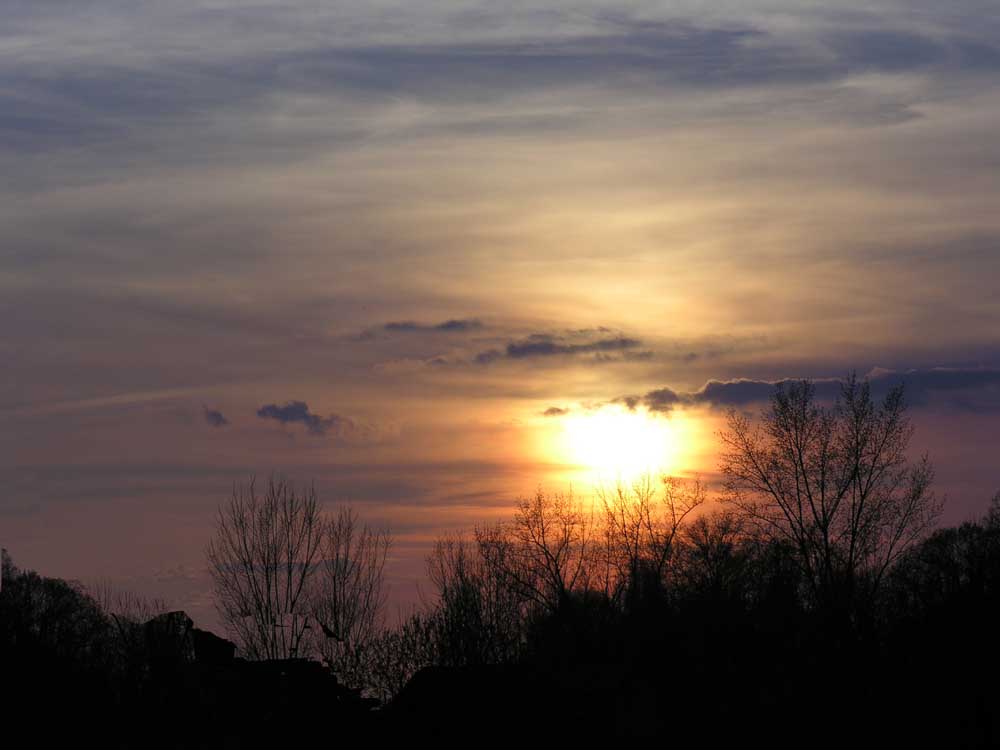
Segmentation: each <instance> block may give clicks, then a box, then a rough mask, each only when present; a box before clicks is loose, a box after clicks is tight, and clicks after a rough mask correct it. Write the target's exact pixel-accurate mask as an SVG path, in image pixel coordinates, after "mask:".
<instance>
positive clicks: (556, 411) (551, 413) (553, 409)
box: [542, 406, 569, 417]
mask: <svg viewBox="0 0 1000 750" xmlns="http://www.w3.org/2000/svg"><path fill="white" fill-rule="evenodd" d="M566 414H569V409H563V408H562V407H559V406H550V407H549V408H548V409H546V410H545V411H543V412H542V416H543V417H562V416H565V415H566Z"/></svg>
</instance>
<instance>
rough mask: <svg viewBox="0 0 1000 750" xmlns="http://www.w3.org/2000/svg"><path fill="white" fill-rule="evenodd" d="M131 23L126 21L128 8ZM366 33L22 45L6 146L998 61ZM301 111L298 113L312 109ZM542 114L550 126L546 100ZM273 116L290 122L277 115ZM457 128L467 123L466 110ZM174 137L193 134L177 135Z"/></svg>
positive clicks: (963, 42) (820, 38) (644, 40)
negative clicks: (404, 104) (224, 121)
mask: <svg viewBox="0 0 1000 750" xmlns="http://www.w3.org/2000/svg"><path fill="white" fill-rule="evenodd" d="M96 5H98V6H99V5H100V4H96ZM232 12H236V10H235V9H234V10H233V11H232ZM290 12H291V11H290ZM224 13H225V12H223V13H221V14H219V17H218V18H216V19H215V20H216V21H217V22H218V21H219V20H221V18H223V17H224ZM555 15H556V16H557V17H558V15H559V14H558V13H556V14H555ZM16 18H17V10H15V11H14V13H13V20H14V21H16ZM132 20H133V22H138V21H140V20H141V13H139V14H136V15H134V16H133V17H132ZM177 20H178V22H179V23H183V22H185V19H184V18H183V17H179V18H178V19H177ZM273 20H274V21H275V23H276V24H280V21H281V13H280V12H275V13H274V16H273ZM871 20H872V19H869V22H871ZM188 22H191V21H190V20H188ZM883 23H886V22H885V21H883ZM11 28H13V29H14V31H13V33H9V34H8V41H9V43H10V44H11V45H12V46H16V45H17V44H18V42H22V43H26V42H27V39H28V37H27V36H25V37H24V38H23V39H19V37H18V36H17V28H18V24H17V23H12V25H11ZM177 31H178V32H180V29H178V30H177ZM192 31H197V30H192ZM465 31H468V29H465ZM25 33H26V32H25ZM67 33H68V32H67ZM522 33H523V32H522ZM318 36H319V35H316V34H312V35H309V37H307V38H310V39H314V40H315V39H317V37H318ZM377 38H378V37H377V36H376V37H371V38H369V39H364V38H362V39H361V40H360V41H358V42H354V43H350V42H346V41H344V40H342V41H340V42H339V43H335V44H333V45H331V46H325V45H322V44H319V43H316V42H314V43H313V45H312V46H303V44H302V43H296V44H292V45H288V44H284V45H277V50H276V49H275V46H276V45H274V44H273V43H272V44H267V43H265V42H264V40H260V39H258V40H256V42H257V46H255V45H254V41H255V40H254V39H253V38H252V37H251V38H248V40H247V42H246V43H245V44H244V45H242V46H241V45H238V44H235V43H234V44H230V45H220V49H223V50H228V52H226V53H224V54H222V55H221V56H220V53H218V52H216V51H214V50H213V48H212V47H211V46H208V45H206V47H205V48H204V49H202V50H201V55H199V54H198V51H195V53H193V54H190V55H185V56H184V57H179V56H178V55H176V53H174V52H172V51H171V50H170V48H169V45H167V46H166V49H164V50H163V51H162V52H161V53H160V54H161V55H162V57H161V58H160V59H156V58H155V57H154V58H153V59H152V60H151V59H149V55H150V54H155V53H147V54H145V55H139V54H137V52H136V51H134V50H133V51H124V52H123V51H121V50H118V57H115V51H114V50H113V49H112V50H111V51H110V52H109V53H108V55H107V57H102V56H101V54H100V53H99V52H97V51H95V50H93V49H91V50H89V54H88V55H86V57H85V59H83V60H81V59H66V60H65V61H62V62H60V61H59V60H58V58H56V59H55V60H52V61H51V62H50V63H49V64H47V65H44V66H40V65H38V63H37V61H32V60H31V58H30V57H29V56H23V57H20V58H19V57H17V56H8V59H7V61H6V63H7V64H5V65H4V66H3V68H2V70H3V73H2V74H0V87H2V88H3V89H4V91H5V97H6V99H7V104H8V106H6V107H4V110H3V111H4V112H5V113H6V114H4V115H3V116H0V133H2V134H3V135H4V139H3V143H4V144H5V145H6V148H8V149H11V150H13V151H15V152H18V153H25V152H31V151H35V150H42V149H51V148H54V147H58V146H81V145H89V146H90V147H93V148H100V149H104V148H105V147H106V146H111V145H113V144H114V145H117V147H119V148H120V147H121V145H122V143H123V139H124V141H125V142H128V143H132V144H133V145H134V146H135V147H136V148H139V147H146V148H148V147H149V146H150V139H151V138H152V139H154V140H156V139H165V138H167V133H168V132H169V130H170V129H176V128H179V127H183V128H184V129H185V130H186V131H188V135H190V134H191V133H192V132H198V133H199V134H200V137H201V138H203V139H210V140H211V141H212V142H213V144H214V145H215V147H216V152H217V153H221V152H222V151H230V152H232V146H233V145H234V144H233V141H232V135H233V134H232V133H230V134H229V137H230V141H229V142H228V143H226V142H224V141H223V139H224V137H225V136H226V133H224V132H223V131H215V130H213V118H212V117H211V116H209V115H210V113H212V112H225V111H236V112H243V113H247V112H251V111H254V112H258V113H261V114H265V113H267V112H268V111H269V109H270V108H271V107H273V106H276V105H278V104H279V102H280V100H281V98H282V97H284V98H286V99H287V98H290V97H294V96H299V97H303V96H308V97H334V96H338V97H342V99H338V100H337V103H338V104H339V105H343V106H345V107H347V108H348V109H349V110H353V111H356V112H357V113H359V114H363V113H365V112H366V111H367V112H369V113H370V112H371V109H370V105H371V103H372V99H373V97H374V98H376V99H378V98H383V97H400V96H412V97H416V98H417V99H418V100H421V101H425V102H428V103H429V104H432V105H435V106H437V105H446V104H455V103H459V102H465V103H487V102H495V101H496V100H497V99H498V98H504V97H512V96H522V95H528V94H531V93H537V92H545V91H561V92H567V91H571V90H572V89H574V88H579V87H587V88H593V87H603V88H607V89H609V90H612V91H616V92H618V93H621V92H623V91H625V90H633V91H636V90H646V91H649V90H656V89H664V88H669V87H686V88H697V89H698V90H701V91H704V90H706V89H712V88H721V89H725V88H738V87H748V86H753V87H757V86H767V87H773V86H776V85H784V84H822V83H831V82H835V81H839V80H843V79H844V78H846V77H848V76H850V75H854V74H861V73H872V72H875V73H899V72H919V73H937V74H941V75H953V74H965V75H974V74H978V73H989V74H993V73H995V72H997V71H998V70H1000V43H997V41H996V38H995V37H992V36H990V35H989V34H988V33H984V32H982V31H980V29H979V28H978V27H977V25H976V24H974V23H971V22H970V23H969V24H968V27H966V28H964V29H962V33H957V32H954V31H946V32H942V31H941V30H940V29H939V30H936V31H935V33H928V32H925V31H922V30H915V29H912V28H907V27H905V26H904V27H900V28H893V27H891V26H887V27H886V28H870V27H867V26H862V27H859V28H851V27H849V26H848V27H842V28H840V29H837V30H829V31H827V30H822V29H820V30H812V31H809V32H807V33H802V32H799V33H794V32H786V33H778V32H776V31H773V30H764V29H760V28H756V27H754V26H753V25H749V24H742V25H741V24H738V23H726V24H722V25H718V26H712V25H711V24H708V23H706V22H705V21H701V20H697V19H694V20H683V19H681V20H674V21H664V20H648V19H646V20H643V19H638V18H629V17H623V16H622V15H621V14H616V15H609V14H606V13H605V14H596V15H595V17H594V22H593V23H591V24H590V27H589V28H588V29H586V30H585V31H583V32H578V33H575V34H571V33H565V32H564V33H553V34H552V35H551V36H550V37H549V38H545V37H544V36H543V37H539V36H538V35H537V34H534V35H530V36H523V35H522V36H521V37H520V38H518V37H517V36H511V37H509V38H499V39H497V38H492V39H480V40H478V41H476V42H464V41H463V42H452V43H443V42H440V41H426V42H423V43H419V44H413V43H410V44H408V43H406V42H404V41H402V40H400V41H398V42H395V43H388V44H387V43H379V42H378V41H376V40H377ZM53 57H56V55H55V52H53ZM0 60H3V57H0ZM292 114H294V110H292ZM301 114H302V117H301V118H299V119H300V120H301V123H302V124H305V123H306V122H307V119H308V118H309V116H310V114H311V113H310V112H309V111H308V110H304V111H302V112H301ZM551 115H552V116H553V117H556V120H555V121H554V122H556V123H557V124H558V118H559V116H558V115H557V113H555V112H552V113H551ZM293 119H295V118H293ZM285 122H286V125H291V124H292V123H291V121H289V120H288V119H287V118H286V120H285ZM572 123H573V121H572V119H570V120H566V121H564V122H563V125H572ZM482 124H485V122H484V123H482ZM540 124H541V122H540V121H539V120H538V119H537V116H535V117H534V118H532V117H529V118H528V119H527V120H525V121H524V125H525V126H527V127H531V128H537V127H538V126H539V125H540ZM465 125H466V126H469V125H471V126H472V127H476V125H475V122H474V121H467V122H466V123H465ZM508 125H509V120H505V119H504V118H494V122H493V127H494V128H504V127H506V126H508ZM261 126H263V131H270V135H269V136H268V135H267V134H266V133H265V132H263V131H262V130H261ZM254 131H256V134H255V135H253V138H254V139H260V138H262V137H263V138H265V139H267V138H268V137H270V138H271V139H272V140H273V138H274V136H278V135H280V134H278V133H276V132H274V131H273V128H272V127H271V126H268V125H267V124H266V123H258V124H257V125H254V126H251V124H250V123H249V122H248V121H244V122H243V123H242V132H241V133H240V134H238V135H239V138H238V139H237V141H236V144H235V145H239V142H240V141H241V140H243V139H244V138H246V137H247V136H249V135H251V133H254ZM290 132H294V131H290ZM296 135H297V136H298V139H299V140H300V142H301V143H303V144H304V146H305V148H307V149H308V148H311V147H315V146H316V145H317V144H318V143H320V142H323V143H326V144H328V145H329V144H330V143H335V142H337V141H344V142H348V143H356V142H357V141H358V140H361V139H364V138H366V137H368V136H369V135H370V128H369V126H368V124H366V123H365V122H364V119H363V118H361V119H358V118H349V119H339V120H337V119H331V120H327V124H326V127H324V128H322V129H320V130H316V131H313V130H312V129H311V128H310V129H309V130H308V131H303V130H299V131H297V132H296ZM303 139H304V140H303ZM185 142H186V143H188V144H190V145H195V144H191V139H190V137H188V138H186V139H185ZM178 145H180V144H178ZM247 145H249V144H247ZM275 145H278V144H275ZM292 147H293V144H291V143H285V144H281V148H283V149H287V148H292ZM178 150H179V149H178ZM236 153H238V151H237V152H236ZM233 155H236V154H235V153H233Z"/></svg>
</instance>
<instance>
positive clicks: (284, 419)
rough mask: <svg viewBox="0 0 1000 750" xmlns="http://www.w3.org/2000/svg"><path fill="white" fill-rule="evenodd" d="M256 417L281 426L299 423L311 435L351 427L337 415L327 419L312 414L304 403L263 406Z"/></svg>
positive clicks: (347, 420) (348, 422)
mask: <svg viewBox="0 0 1000 750" xmlns="http://www.w3.org/2000/svg"><path fill="white" fill-rule="evenodd" d="M257 416H258V417H260V418H261V419H276V420H277V421H279V422H281V423H282V424H294V423H296V422H301V423H302V424H304V425H305V426H306V427H307V428H308V430H309V432H310V434H312V435H325V434H326V433H327V431H328V430H330V429H338V430H341V429H343V428H348V427H351V426H352V425H353V423H352V422H351V420H349V419H347V418H346V417H341V416H339V415H337V414H331V415H330V416H328V417H321V416H320V415H319V414H313V413H312V412H310V411H309V406H308V405H307V404H306V402H305V401H289V402H288V403H287V404H285V405H284V406H278V405H277V404H265V405H264V406H262V407H260V408H259V409H258V410H257Z"/></svg>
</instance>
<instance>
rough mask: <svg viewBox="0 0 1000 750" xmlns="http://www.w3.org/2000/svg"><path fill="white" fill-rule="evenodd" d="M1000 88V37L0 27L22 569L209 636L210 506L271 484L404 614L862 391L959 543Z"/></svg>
mask: <svg viewBox="0 0 1000 750" xmlns="http://www.w3.org/2000/svg"><path fill="white" fill-rule="evenodd" d="M998 82H1000V12H998V10H997V7H996V3H995V1H993V0H985V1H983V2H976V1H974V0H959V1H958V2H955V3H941V2H930V1H929V0H912V1H909V2H878V1H877V0H876V1H875V2H871V1H866V2H863V3H862V2H857V3H854V2H837V3H825V2H805V1H804V0H803V1H802V2H792V1H791V0H786V1H783V2H777V1H776V2H758V3H750V2H742V1H741V2H736V1H735V0H732V1H728V2H727V1H725V0H720V1H718V2H712V3H704V2H693V1H691V2H644V1H642V0H637V1H635V2H616V3H587V2H576V3H563V2H547V3H544V4H543V3H520V2H504V1H500V2H496V1H494V2H481V3H471V2H469V3H463V2H454V1H449V2H436V1H434V2H431V1H427V0H407V1H405V2H403V1H400V2H364V3H362V2H354V3H341V2H330V0H292V1H289V2H280V3H278V2H256V1H254V0H244V1H243V2H231V1H230V0H214V1H208V0H173V1H172V2H150V1H148V0H147V1H145V2H136V0H129V1H128V2H125V1H124V0H73V1H72V2H63V1H59V2H38V1H37V0H23V1H22V0H8V2H6V3H5V4H4V18H3V23H2V24H0V173H2V175H3V179H2V180H0V191H2V192H0V226H2V242H0V310H2V316H0V355H2V357H3V363H4V364H3V368H2V370H0V476H2V479H3V491H2V493H0V544H2V546H4V547H6V548H7V549H8V550H9V551H10V553H11V555H12V556H13V558H14V560H15V562H17V563H18V564H19V565H22V566H25V567H30V568H35V569H37V570H39V571H40V572H42V573H45V574H48V575H56V576H60V577H66V578H75V579H80V580H84V581H90V580H94V579H97V578H109V579H112V580H113V581H114V582H115V584H116V585H119V586H121V587H123V588H129V589H132V590H135V591H139V592H142V593H146V594H151V595H158V596H161V597H165V598H167V599H168V600H169V602H170V603H171V604H172V605H173V606H174V607H176V608H179V609H185V610H187V611H188V612H190V613H191V614H192V616H194V617H195V619H196V621H199V622H201V623H207V624H210V625H211V624H212V623H213V622H214V619H213V618H214V615H213V612H212V604H211V595H210V585H209V581H208V577H207V575H206V573H205V559H204V551H205V545H206V543H207V542H208V539H209V538H210V536H211V534H212V529H213V517H214V513H215V510H216V507H217V505H218V504H219V503H220V502H221V501H224V500H225V499H226V498H227V496H228V494H229V491H230V489H231V487H232V485H233V482H234V481H240V480H243V479H245V478H246V477H248V476H249V475H250V474H251V473H256V474H257V475H258V476H259V477H266V476H267V475H268V474H269V473H270V472H272V471H280V472H283V473H284V474H286V475H287V476H289V477H290V478H291V479H292V480H293V481H296V482H299V483H303V482H315V485H316V488H317V490H318V492H319V494H320V497H321V499H323V500H324V501H325V502H326V504H327V506H328V507H333V506H334V505H336V504H338V503H347V502H349V503H352V504H353V505H354V506H355V508H356V509H357V510H358V511H359V512H360V514H361V516H362V517H363V518H365V519H367V520H369V521H371V522H373V523H376V524H385V525H387V526H388V527H389V528H390V529H391V531H392V533H393V536H394V537H395V542H396V544H395V547H394V550H393V560H392V566H391V574H392V580H393V587H394V589H393V590H394V594H393V596H394V601H395V602H398V603H408V602H413V601H415V600H416V594H415V591H416V589H415V582H416V581H418V580H420V579H422V577H423V573H422V562H421V561H422V558H423V556H424V554H425V553H426V550H427V544H428V541H429V540H431V539H433V538H434V537H435V536H436V535H438V534H440V533H442V532H445V531H451V530H458V529H467V528H470V527H471V526H472V525H473V524H475V523H477V522H480V521H483V520H488V519H491V518H497V517H499V516H501V515H503V514H506V513H508V512H509V509H510V508H511V505H512V503H513V502H514V500H515V499H516V498H517V497H518V496H519V495H523V494H526V493H530V492H533V491H534V490H535V489H536V488H538V487H542V488H544V489H546V490H550V491H565V490H568V489H570V487H572V489H573V491H574V492H579V493H582V494H585V493H586V492H588V491H589V487H590V485H591V483H592V481H593V480H594V478H595V477H605V478H607V476H609V475H610V474H611V473H613V472H614V471H615V470H616V465H617V464H618V463H621V465H622V467H621V468H622V469H623V470H624V471H632V470H635V468H636V467H637V466H639V465H643V464H645V463H649V462H653V463H657V467H656V468H659V469H662V470H667V471H670V472H674V473H677V474H681V475H685V476H693V475H700V476H701V477H702V478H704V479H705V480H706V481H708V482H709V483H710V484H712V483H715V482H717V479H718V475H717V471H718V464H717V459H716V456H715V451H716V439H715V433H716V431H717V430H718V429H719V428H720V426H721V424H722V423H721V421H720V420H721V418H722V417H723V416H724V414H725V412H726V409H728V408H729V407H736V408H737V409H746V410H750V411H756V410H758V409H759V408H760V407H761V406H762V405H763V403H764V402H766V399H767V398H768V396H769V395H770V393H771V392H772V391H773V385H772V383H773V382H774V381H776V380H780V379H783V378H798V377H808V378H814V379H817V380H818V381H820V382H821V385H822V384H823V383H824V382H825V381H826V380H828V379H834V378H840V377H844V376H845V375H846V374H847V373H849V372H851V371H856V372H858V373H859V374H870V375H871V377H872V382H873V384H874V385H875V390H876V392H881V391H883V390H884V386H886V385H887V384H889V383H893V382H896V381H897V380H899V379H900V378H902V379H904V380H905V381H906V382H907V388H908V393H909V396H910V403H911V404H912V410H911V414H912V416H913V418H914V420H915V423H916V426H917V431H916V434H915V436H914V439H913V443H912V447H913V450H914V455H916V454H918V453H921V452H923V451H925V450H926V451H928V452H929V453H930V456H931V459H932V461H933V462H934V464H935V467H936V469H937V480H936V488H937V491H938V492H939V493H940V494H946V495H947V496H948V505H947V509H946V513H945V518H944V521H945V522H949V523H954V522H958V521H961V520H964V519H967V518H970V517H973V516H975V515H977V514H979V513H981V512H982V511H983V510H984V509H985V508H986V506H987V504H988V501H989V498H990V496H991V495H992V494H993V493H994V492H995V491H996V490H998V489H1000V431H998V429H997V426H998V416H1000V325H998V323H1000V294H998V279H1000V138H998V123H1000V86H998V85H997V84H998ZM821 392H822V393H824V394H826V393H829V392H832V389H831V388H830V387H829V386H823V387H822V388H821ZM636 435H639V436H640V437H641V439H636V438H635V436H636ZM609 436H612V437H613V438H614V439H609ZM630 441H631V442H630ZM632 446H636V448H635V449H632ZM651 446H652V447H651ZM661 454H662V458H659V456H660V455H661ZM609 457H610V458H609Z"/></svg>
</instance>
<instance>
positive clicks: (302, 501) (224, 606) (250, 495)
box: [208, 477, 324, 659]
mask: <svg viewBox="0 0 1000 750" xmlns="http://www.w3.org/2000/svg"><path fill="white" fill-rule="evenodd" d="M323 530H324V524H323V519H322V516H321V515H320V508H319V503H318V501H317V499H316V491H315V490H314V489H313V488H311V487H310V488H307V489H304V490H297V489H296V488H294V487H293V486H292V485H291V484H290V483H289V482H288V481H287V480H285V479H282V478H278V477H271V478H270V479H269V480H268V482H267V487H266V488H265V490H264V493H263V494H259V493H258V492H257V488H256V482H255V481H254V479H253V478H251V479H250V481H249V482H248V483H247V484H242V485H239V484H238V485H235V486H234V487H233V493H232V496H231V497H230V499H229V502H228V503H227V504H226V505H225V506H224V507H222V508H220V509H219V514H218V520H217V524H216V533H215V538H214V539H213V540H212V541H211V543H210V544H209V547H208V562H209V569H210V573H211V575H212V580H213V583H214V586H215V595H216V607H217V609H218V611H219V615H220V616H221V618H222V621H223V623H224V624H225V626H226V629H227V631H228V632H229V633H230V635H231V636H232V637H233V638H234V639H235V640H236V642H237V645H238V646H239V647H240V650H241V651H242V652H243V654H244V655H246V656H248V657H249V658H251V659H286V658H289V657H294V656H300V655H302V654H301V648H302V646H303V644H304V640H305V636H306V630H307V629H308V628H309V627H310V626H309V614H310V611H309V605H310V601H309V584H310V583H311V581H312V579H313V577H314V575H315V573H316V569H317V562H318V560H319V555H320V550H321V545H322V541H323Z"/></svg>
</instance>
